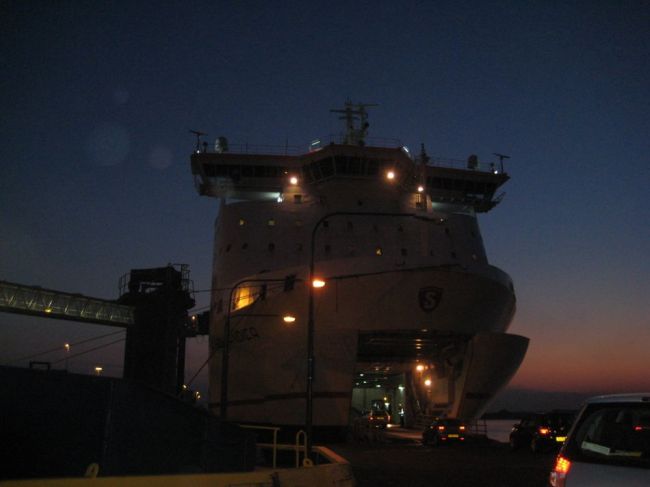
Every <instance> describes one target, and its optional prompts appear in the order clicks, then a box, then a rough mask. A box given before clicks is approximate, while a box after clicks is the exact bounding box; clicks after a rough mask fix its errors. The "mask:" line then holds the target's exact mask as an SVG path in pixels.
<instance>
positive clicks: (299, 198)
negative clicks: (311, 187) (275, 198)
mask: <svg viewBox="0 0 650 487" xmlns="http://www.w3.org/2000/svg"><path fill="white" fill-rule="evenodd" d="M293 202H294V203H296V204H300V203H302V195H301V194H294V195H293Z"/></svg>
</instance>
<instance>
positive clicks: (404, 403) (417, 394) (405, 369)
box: [350, 330, 467, 428]
mask: <svg viewBox="0 0 650 487" xmlns="http://www.w3.org/2000/svg"><path fill="white" fill-rule="evenodd" d="M466 343H467V338H466V337H464V336H461V335H457V334H450V333H439V332H431V331H429V330H400V331H398V332H396V331H361V332H359V340H358V350H357V363H356V368H355V374H354V383H353V390H352V404H351V411H350V416H351V420H352V421H353V420H354V419H355V416H358V415H361V414H363V413H365V412H367V411H370V410H373V409H375V410H377V409H379V408H383V409H384V410H385V411H387V412H388V413H389V414H390V416H391V424H392V425H396V426H397V425H405V426H406V427H410V428H419V427H422V425H423V424H425V423H427V422H428V421H430V419H431V418H432V417H436V416H453V415H454V414H455V409H456V408H455V406H456V405H457V402H458V401H457V400H456V399H457V396H458V395H459V386H460V376H461V372H462V367H463V360H462V357H463V356H464V354H465V351H466Z"/></svg>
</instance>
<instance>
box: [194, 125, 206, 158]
mask: <svg viewBox="0 0 650 487" xmlns="http://www.w3.org/2000/svg"><path fill="white" fill-rule="evenodd" d="M190 133H191V134H194V135H196V152H197V154H198V153H199V152H201V136H203V135H208V134H206V133H205V132H199V131H198V130H190Z"/></svg>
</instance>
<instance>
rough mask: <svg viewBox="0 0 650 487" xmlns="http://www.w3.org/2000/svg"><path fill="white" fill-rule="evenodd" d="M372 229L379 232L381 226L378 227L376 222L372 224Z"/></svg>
mask: <svg viewBox="0 0 650 487" xmlns="http://www.w3.org/2000/svg"><path fill="white" fill-rule="evenodd" d="M372 229H373V231H375V232H378V231H379V227H378V226H377V225H376V224H373V225H372Z"/></svg>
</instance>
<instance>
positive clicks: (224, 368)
mask: <svg viewBox="0 0 650 487" xmlns="http://www.w3.org/2000/svg"><path fill="white" fill-rule="evenodd" d="M299 280H300V279H296V276H295V275H291V276H286V277H282V278H268V279H243V280H241V281H238V282H236V283H235V285H234V286H233V287H232V288H230V293H229V295H228V305H227V306H228V311H227V312H226V321H225V322H224V324H223V351H222V356H221V401H220V403H219V415H220V416H221V419H222V420H223V421H225V420H227V419H228V366H229V361H230V360H229V356H230V317H231V310H232V296H233V293H234V292H235V291H236V290H237V289H238V288H239V286H241V285H242V284H260V283H261V284H266V283H269V282H284V283H285V290H288V289H287V287H288V286H291V287H292V286H293V283H295V282H297V281H299ZM239 316H242V317H243V316H259V317H278V316H280V315H276V314H245V315H239ZM285 321H287V320H286V319H285ZM287 322H288V321H287Z"/></svg>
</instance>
